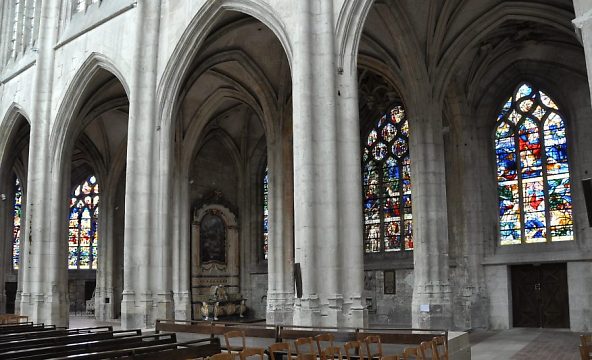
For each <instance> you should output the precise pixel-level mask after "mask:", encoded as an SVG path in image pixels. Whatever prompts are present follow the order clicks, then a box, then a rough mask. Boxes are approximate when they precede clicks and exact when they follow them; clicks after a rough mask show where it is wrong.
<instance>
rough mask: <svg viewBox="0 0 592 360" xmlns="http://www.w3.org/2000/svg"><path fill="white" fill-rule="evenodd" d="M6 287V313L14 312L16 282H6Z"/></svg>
mask: <svg viewBox="0 0 592 360" xmlns="http://www.w3.org/2000/svg"><path fill="white" fill-rule="evenodd" d="M4 289H5V290H6V313H7V314H14V308H15V302H16V283H15V282H7V283H4Z"/></svg>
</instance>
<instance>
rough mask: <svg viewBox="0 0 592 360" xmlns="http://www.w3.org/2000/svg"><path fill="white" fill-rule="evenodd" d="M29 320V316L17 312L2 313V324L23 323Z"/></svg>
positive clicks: (0, 322) (0, 320) (0, 317)
mask: <svg viewBox="0 0 592 360" xmlns="http://www.w3.org/2000/svg"><path fill="white" fill-rule="evenodd" d="M27 322H29V317H28V316H24V315H16V314H0V324H21V323H27Z"/></svg>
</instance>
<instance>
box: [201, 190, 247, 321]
mask: <svg viewBox="0 0 592 360" xmlns="http://www.w3.org/2000/svg"><path fill="white" fill-rule="evenodd" d="M211 200H212V202H211V203H203V204H201V205H200V206H199V207H196V208H195V209H194V214H193V224H192V231H191V232H192V236H191V237H192V239H191V247H192V251H191V263H192V265H191V306H192V312H193V318H194V319H195V320H200V319H205V320H211V319H213V320H218V318H219V317H226V316H236V315H238V316H240V317H243V316H244V315H245V314H246V311H247V307H246V299H245V298H243V296H242V294H241V293H240V270H239V269H240V265H239V232H238V224H237V221H236V216H235V211H233V210H232V209H231V206H229V205H227V204H225V201H224V200H223V198H222V197H221V196H220V195H219V194H218V195H216V196H215V197H213V199H211Z"/></svg>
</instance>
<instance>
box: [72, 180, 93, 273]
mask: <svg viewBox="0 0 592 360" xmlns="http://www.w3.org/2000/svg"><path fill="white" fill-rule="evenodd" d="M99 201H100V196H99V185H98V184H97V179H96V177H95V176H90V177H88V178H87V179H86V180H85V181H84V182H83V183H82V184H80V185H78V186H77V187H76V188H75V189H74V191H73V192H72V197H71V198H70V218H69V221H68V248H69V252H68V268H69V269H81V270H87V269H96V268H97V264H98V257H97V246H98V231H97V230H98V227H97V224H98V218H99Z"/></svg>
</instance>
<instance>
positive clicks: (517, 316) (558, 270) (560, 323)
mask: <svg viewBox="0 0 592 360" xmlns="http://www.w3.org/2000/svg"><path fill="white" fill-rule="evenodd" d="M511 273H512V314H513V316H514V326H515V327H546V328H568V327H569V301H568V292H567V265H566V264H565V263H562V264H543V265H516V266H512V268H511Z"/></svg>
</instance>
